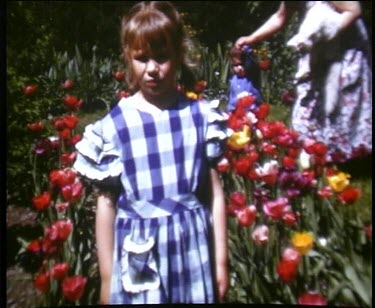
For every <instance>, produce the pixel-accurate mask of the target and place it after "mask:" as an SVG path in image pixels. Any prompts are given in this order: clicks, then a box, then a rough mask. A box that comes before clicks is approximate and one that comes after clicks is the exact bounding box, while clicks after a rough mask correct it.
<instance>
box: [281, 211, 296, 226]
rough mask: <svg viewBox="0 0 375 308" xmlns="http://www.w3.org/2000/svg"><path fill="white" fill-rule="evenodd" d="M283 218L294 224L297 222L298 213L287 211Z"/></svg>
mask: <svg viewBox="0 0 375 308" xmlns="http://www.w3.org/2000/svg"><path fill="white" fill-rule="evenodd" d="M281 218H282V220H283V222H285V223H286V224H287V225H288V226H294V225H295V224H296V222H297V218H296V215H295V214H294V213H293V212H286V213H284V214H283V216H282V217H281Z"/></svg>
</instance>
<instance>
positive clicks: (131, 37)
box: [124, 11, 179, 54]
mask: <svg viewBox="0 0 375 308" xmlns="http://www.w3.org/2000/svg"><path fill="white" fill-rule="evenodd" d="M174 32H176V31H175V29H174V27H173V25H172V23H171V22H170V20H169V19H168V18H166V17H165V16H164V15H163V14H160V13H159V12H156V11H154V12H152V14H151V13H150V12H148V13H147V14H138V16H135V18H133V20H132V21H131V22H130V25H129V28H128V33H126V35H125V37H124V40H125V42H124V43H125V46H127V49H128V50H143V51H145V52H147V53H150V54H155V53H159V52H160V51H165V50H170V49H172V50H174V51H177V50H176V47H177V46H179V42H176V35H175V33H174Z"/></svg>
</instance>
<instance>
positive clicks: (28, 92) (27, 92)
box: [23, 84, 38, 96]
mask: <svg viewBox="0 0 375 308" xmlns="http://www.w3.org/2000/svg"><path fill="white" fill-rule="evenodd" d="M37 91H38V85H37V84H31V85H28V86H26V87H25V88H24V89H23V94H24V95H26V96H30V95H33V94H35V93H36V92H37Z"/></svg>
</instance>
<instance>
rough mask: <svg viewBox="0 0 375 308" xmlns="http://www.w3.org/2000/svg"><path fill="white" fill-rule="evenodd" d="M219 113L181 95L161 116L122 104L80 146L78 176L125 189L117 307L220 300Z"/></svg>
mask: <svg viewBox="0 0 375 308" xmlns="http://www.w3.org/2000/svg"><path fill="white" fill-rule="evenodd" d="M213 107H217V106H214V104H213V103H207V102H198V101H192V100H189V99H187V98H185V97H183V96H182V95H181V96H179V98H178V101H177V104H176V106H175V107H174V108H172V109H166V110H163V111H161V112H160V113H158V114H155V113H151V112H147V110H140V109H139V108H137V101H136V100H135V99H134V97H130V98H127V99H122V100H121V101H120V102H119V104H118V105H117V106H116V107H115V108H113V109H112V110H111V111H110V113H109V114H108V115H107V116H105V117H104V118H103V119H101V120H99V121H97V122H96V123H94V124H91V125H89V126H87V127H86V129H85V133H84V135H83V139H82V140H81V142H79V143H78V144H77V145H76V148H77V150H78V151H79V155H78V158H77V160H76V162H75V165H74V168H75V169H76V170H77V171H78V172H80V173H81V174H83V175H85V176H86V177H88V178H91V179H96V180H103V179H105V178H108V177H116V176H120V179H121V183H122V186H123V191H122V193H121V194H120V197H119V199H118V202H117V213H116V219H115V226H114V228H115V231H114V232H115V244H114V252H113V271H112V283H111V300H110V301H111V304H144V303H147V304H157V303H212V302H214V301H215V288H214V283H213V275H214V274H213V268H212V265H213V261H214V260H213V255H212V247H211V246H212V236H211V212H210V208H209V207H208V202H207V194H208V191H209V187H208V183H209V179H208V175H209V174H208V170H209V165H210V164H213V163H214V162H215V160H216V159H217V158H218V157H219V156H220V155H221V153H222V146H223V140H224V139H225V137H226V135H225V134H226V133H225V128H224V125H223V124H224V122H225V121H224V118H223V116H222V115H221V114H220V113H219V111H218V109H215V108H213Z"/></svg>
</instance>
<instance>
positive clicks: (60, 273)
mask: <svg viewBox="0 0 375 308" xmlns="http://www.w3.org/2000/svg"><path fill="white" fill-rule="evenodd" d="M68 270H69V265H68V263H66V262H63V263H57V264H55V265H54V266H53V267H52V268H51V276H52V277H53V278H54V279H56V280H61V279H62V278H64V277H65V276H66V274H67V273H68Z"/></svg>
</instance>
